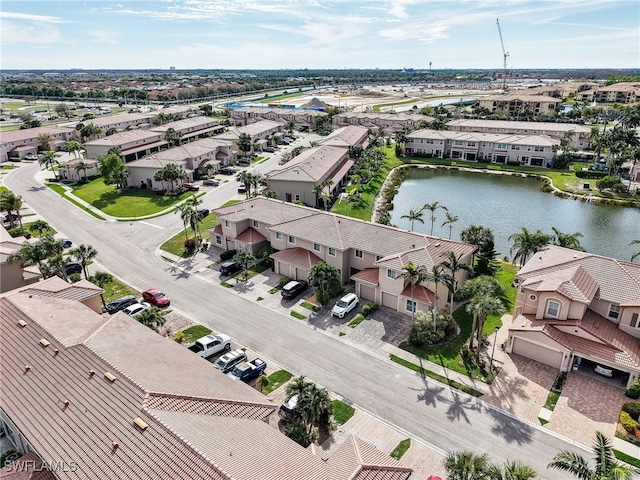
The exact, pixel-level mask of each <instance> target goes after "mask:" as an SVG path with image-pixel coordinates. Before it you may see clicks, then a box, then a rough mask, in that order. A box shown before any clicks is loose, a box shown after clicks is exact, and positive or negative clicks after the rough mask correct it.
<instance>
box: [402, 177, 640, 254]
mask: <svg viewBox="0 0 640 480" xmlns="http://www.w3.org/2000/svg"><path fill="white" fill-rule="evenodd" d="M541 186H542V182H541V181H540V180H536V179H533V178H522V177H512V176H507V175H492V174H486V173H480V172H477V173H476V172H462V171H456V170H447V169H438V170H434V169H411V170H408V171H407V175H406V179H405V181H404V182H403V183H402V185H401V186H400V189H399V191H398V194H397V195H396V197H395V199H394V201H393V204H394V209H393V211H392V212H390V214H391V223H392V224H393V225H396V226H398V227H400V228H404V229H407V230H408V229H410V228H411V222H410V221H409V220H408V219H406V218H400V217H401V216H402V215H406V214H408V213H409V210H410V209H414V210H415V209H417V208H420V207H421V206H422V205H424V204H425V203H433V202H436V201H438V202H440V204H442V205H444V206H445V207H447V208H448V209H449V212H450V213H451V214H452V215H458V216H459V217H460V218H459V220H458V221H457V222H456V223H454V226H453V231H452V236H451V238H452V239H454V240H459V239H460V231H461V230H463V229H464V228H466V227H468V226H469V225H474V224H475V225H482V226H485V227H488V228H490V229H491V230H492V231H493V234H494V236H495V242H496V251H497V252H498V253H499V258H502V257H503V256H504V255H509V249H510V248H511V242H509V241H508V238H509V236H510V235H512V234H513V233H515V232H517V231H519V230H520V227H527V228H528V229H529V230H533V231H536V230H538V229H540V230H542V231H543V232H545V233H548V234H551V233H553V231H552V230H551V227H556V228H557V229H558V230H560V231H561V232H564V233H575V232H580V233H582V234H583V235H584V236H583V237H582V238H581V239H580V241H581V244H582V246H583V247H584V248H585V249H586V250H587V251H588V252H592V253H597V254H599V255H605V256H609V257H614V258H619V259H622V260H626V261H629V259H630V258H631V255H632V254H633V253H634V252H637V251H638V250H640V246H639V245H633V246H630V245H629V242H630V241H631V240H635V239H640V208H632V207H614V206H611V205H600V204H597V203H583V202H581V201H579V200H570V199H565V198H560V197H557V196H555V195H553V194H551V193H544V192H542V191H541V189H540V188H541ZM423 220H424V224H421V223H419V222H415V227H414V228H415V230H416V231H419V232H422V233H427V234H428V233H429V232H430V230H431V211H429V210H425V211H424V215H423ZM445 220H446V218H445V212H444V211H443V210H441V209H438V210H436V221H435V222H434V227H433V234H434V235H438V236H441V237H444V238H448V236H449V228H448V226H446V225H445V226H444V227H443V226H442V223H443V222H444V221H445Z"/></svg>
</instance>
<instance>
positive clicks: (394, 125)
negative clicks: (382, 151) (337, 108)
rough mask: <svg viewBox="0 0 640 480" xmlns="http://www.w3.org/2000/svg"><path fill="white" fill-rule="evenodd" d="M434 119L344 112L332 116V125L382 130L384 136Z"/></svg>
mask: <svg viewBox="0 0 640 480" xmlns="http://www.w3.org/2000/svg"><path fill="white" fill-rule="evenodd" d="M434 120H435V118H433V117H429V116H426V115H420V114H417V113H382V112H344V113H340V114H338V115H334V116H333V118H332V119H331V121H332V123H333V125H335V126H337V127H345V126H348V125H360V126H362V127H365V128H367V129H375V130H382V131H384V132H385V133H386V134H388V135H391V134H393V133H397V132H401V131H403V130H413V129H414V128H416V127H417V126H418V124H420V123H422V122H433V121H434Z"/></svg>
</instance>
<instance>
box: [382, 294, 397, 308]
mask: <svg viewBox="0 0 640 480" xmlns="http://www.w3.org/2000/svg"><path fill="white" fill-rule="evenodd" d="M382 305H384V306H385V307H389V308H393V309H394V310H395V309H396V308H398V296H397V295H392V294H390V293H387V292H382Z"/></svg>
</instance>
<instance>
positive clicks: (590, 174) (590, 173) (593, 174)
mask: <svg viewBox="0 0 640 480" xmlns="http://www.w3.org/2000/svg"><path fill="white" fill-rule="evenodd" d="M575 173H576V177H578V178H591V179H596V178H604V177H606V176H607V172H598V171H597V170H580V171H579V172H575Z"/></svg>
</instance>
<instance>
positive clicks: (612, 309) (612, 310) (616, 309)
mask: <svg viewBox="0 0 640 480" xmlns="http://www.w3.org/2000/svg"><path fill="white" fill-rule="evenodd" d="M608 316H609V318H618V317H620V305H616V304H613V303H612V304H611V305H609V315H608Z"/></svg>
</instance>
